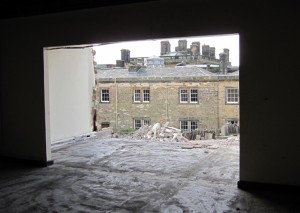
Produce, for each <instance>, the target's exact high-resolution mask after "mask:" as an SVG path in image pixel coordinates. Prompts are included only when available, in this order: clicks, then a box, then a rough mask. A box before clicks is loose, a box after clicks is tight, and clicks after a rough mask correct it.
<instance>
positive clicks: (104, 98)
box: [101, 89, 109, 102]
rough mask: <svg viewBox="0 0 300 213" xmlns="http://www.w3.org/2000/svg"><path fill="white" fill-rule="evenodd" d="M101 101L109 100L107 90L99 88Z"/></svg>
mask: <svg viewBox="0 0 300 213" xmlns="http://www.w3.org/2000/svg"><path fill="white" fill-rule="evenodd" d="M101 102H109V90H108V89H103V90H101Z"/></svg>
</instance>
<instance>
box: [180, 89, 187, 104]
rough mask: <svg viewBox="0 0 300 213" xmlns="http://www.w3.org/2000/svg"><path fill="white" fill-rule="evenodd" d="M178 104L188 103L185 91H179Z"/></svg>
mask: <svg viewBox="0 0 300 213" xmlns="http://www.w3.org/2000/svg"><path fill="white" fill-rule="evenodd" d="M180 102H181V103H187V102H188V91H187V90H186V89H181V90H180Z"/></svg>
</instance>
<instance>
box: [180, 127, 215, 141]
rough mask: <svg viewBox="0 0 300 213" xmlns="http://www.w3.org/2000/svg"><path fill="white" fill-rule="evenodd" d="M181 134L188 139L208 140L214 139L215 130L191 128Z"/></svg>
mask: <svg viewBox="0 0 300 213" xmlns="http://www.w3.org/2000/svg"><path fill="white" fill-rule="evenodd" d="M183 136H184V137H185V138H187V139H188V140H210V139H216V131H215V130H212V129H203V130H197V129H195V130H192V131H190V132H185V133H183Z"/></svg>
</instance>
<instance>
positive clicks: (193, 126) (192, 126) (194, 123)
mask: <svg viewBox="0 0 300 213" xmlns="http://www.w3.org/2000/svg"><path fill="white" fill-rule="evenodd" d="M189 123H190V130H195V129H198V121H189Z"/></svg>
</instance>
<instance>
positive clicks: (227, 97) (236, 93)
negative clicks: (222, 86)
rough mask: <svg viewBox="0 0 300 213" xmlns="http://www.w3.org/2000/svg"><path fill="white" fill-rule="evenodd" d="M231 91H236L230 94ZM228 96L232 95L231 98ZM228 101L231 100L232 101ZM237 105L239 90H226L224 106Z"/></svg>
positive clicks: (231, 88)
mask: <svg viewBox="0 0 300 213" xmlns="http://www.w3.org/2000/svg"><path fill="white" fill-rule="evenodd" d="M231 90H236V91H235V92H231ZM229 95H233V96H230V97H229ZM229 99H233V101H231V100H229ZM235 100H236V101H235ZM238 103H239V89H238V88H233V87H230V88H226V104H238Z"/></svg>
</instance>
